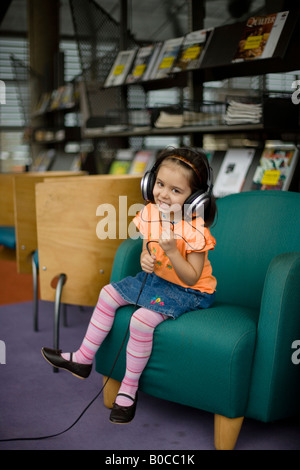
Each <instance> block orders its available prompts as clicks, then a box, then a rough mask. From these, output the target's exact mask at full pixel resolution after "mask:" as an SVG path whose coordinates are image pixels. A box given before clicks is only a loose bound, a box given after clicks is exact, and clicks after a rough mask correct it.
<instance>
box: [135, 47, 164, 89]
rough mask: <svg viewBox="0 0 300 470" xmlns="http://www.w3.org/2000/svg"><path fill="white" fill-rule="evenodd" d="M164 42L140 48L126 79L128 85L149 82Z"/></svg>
mask: <svg viewBox="0 0 300 470" xmlns="http://www.w3.org/2000/svg"><path fill="white" fill-rule="evenodd" d="M161 46H162V42H159V43H157V44H151V45H150V46H144V47H140V48H139V50H138V52H137V54H136V56H135V59H134V62H133V64H132V66H131V70H130V72H129V74H128V75H127V78H126V83H136V82H140V81H145V80H148V78H149V75H150V73H151V70H152V67H153V65H154V63H155V61H156V59H157V56H158V54H159V51H160V49H161Z"/></svg>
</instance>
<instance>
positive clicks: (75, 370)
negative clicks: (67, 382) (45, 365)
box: [42, 348, 92, 379]
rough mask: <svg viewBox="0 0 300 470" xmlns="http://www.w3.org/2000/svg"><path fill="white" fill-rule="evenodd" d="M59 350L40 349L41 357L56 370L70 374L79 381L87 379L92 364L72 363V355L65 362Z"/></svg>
mask: <svg viewBox="0 0 300 470" xmlns="http://www.w3.org/2000/svg"><path fill="white" fill-rule="evenodd" d="M61 353H62V351H61V350H60V349H50V348H42V355H43V356H44V358H45V359H46V361H47V362H49V364H51V365H52V366H54V367H57V368H58V369H64V370H67V371H69V372H71V373H72V374H73V375H75V376H76V377H78V378H79V379H87V378H88V376H89V375H90V373H91V370H92V364H79V363H78V362H73V361H72V354H73V353H71V356H70V360H69V361H67V360H66V359H64V358H63V357H62V355H61Z"/></svg>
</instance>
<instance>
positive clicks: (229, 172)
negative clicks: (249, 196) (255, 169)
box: [213, 148, 255, 197]
mask: <svg viewBox="0 0 300 470" xmlns="http://www.w3.org/2000/svg"><path fill="white" fill-rule="evenodd" d="M254 154H255V149H245V148H236V149H229V150H227V152H226V155H225V157H224V159H223V162H222V165H221V168H220V170H219V173H218V175H217V178H216V182H215V185H214V189H213V194H214V196H215V197H224V196H228V195H229V194H234V193H239V192H240V191H241V190H242V187H243V184H244V182H245V178H246V175H247V173H248V170H249V167H250V165H251V162H252V160H253V157H254Z"/></svg>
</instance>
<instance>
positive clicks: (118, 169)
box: [109, 149, 133, 175]
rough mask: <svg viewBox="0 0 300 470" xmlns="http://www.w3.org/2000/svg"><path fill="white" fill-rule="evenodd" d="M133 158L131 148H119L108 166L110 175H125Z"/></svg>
mask: <svg viewBox="0 0 300 470" xmlns="http://www.w3.org/2000/svg"><path fill="white" fill-rule="evenodd" d="M132 158H133V150H132V149H119V150H117V153H116V157H115V159H114V160H113V162H112V164H111V166H110V168H109V174H110V175H126V174H127V173H128V172H129V170H130V166H131V162H132Z"/></svg>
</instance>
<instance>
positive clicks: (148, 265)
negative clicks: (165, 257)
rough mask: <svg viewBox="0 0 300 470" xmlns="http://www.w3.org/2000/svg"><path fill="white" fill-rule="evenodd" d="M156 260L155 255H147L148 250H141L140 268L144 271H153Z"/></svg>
mask: <svg viewBox="0 0 300 470" xmlns="http://www.w3.org/2000/svg"><path fill="white" fill-rule="evenodd" d="M155 262H156V256H155V255H153V254H151V255H149V253H148V250H143V251H142V253H141V268H142V270H143V271H145V273H153V271H154V266H155Z"/></svg>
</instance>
